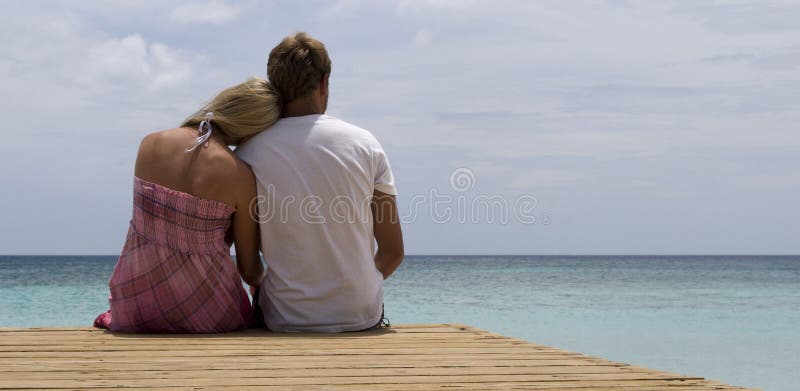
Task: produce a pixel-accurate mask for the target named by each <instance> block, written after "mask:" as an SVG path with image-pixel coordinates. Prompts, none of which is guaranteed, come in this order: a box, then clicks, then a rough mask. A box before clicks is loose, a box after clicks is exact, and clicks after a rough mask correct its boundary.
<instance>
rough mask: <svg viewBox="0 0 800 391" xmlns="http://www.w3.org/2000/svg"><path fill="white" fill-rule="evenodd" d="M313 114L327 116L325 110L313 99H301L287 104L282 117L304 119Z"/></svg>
mask: <svg viewBox="0 0 800 391" xmlns="http://www.w3.org/2000/svg"><path fill="white" fill-rule="evenodd" d="M313 114H325V108H324V107H320V105H319V104H317V102H314V100H313V99H303V98H300V99H295V100H293V101H291V102H289V103H287V104H286V106H285V107H284V108H283V115H282V117H283V118H286V117H302V116H304V115H313Z"/></svg>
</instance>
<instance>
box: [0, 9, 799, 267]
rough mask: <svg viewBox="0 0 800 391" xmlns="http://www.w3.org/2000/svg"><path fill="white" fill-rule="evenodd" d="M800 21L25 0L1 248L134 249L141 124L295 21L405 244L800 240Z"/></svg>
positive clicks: (749, 249)
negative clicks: (480, 205)
mask: <svg viewBox="0 0 800 391" xmlns="http://www.w3.org/2000/svg"><path fill="white" fill-rule="evenodd" d="M798 20H800V3H797V2H774V1H725V2H710V1H692V2H668V1H664V2H635V1H574V2H562V1H542V2H538V1H537V2H528V1H509V2H505V1H491V2H489V1H484V2H480V1H448V0H427V1H424V0H420V1H381V2H373V1H308V2H290V1H286V2H281V1H275V2H250V1H244V2H224V1H211V2H186V1H160V2H136V1H110V2H103V3H102V4H101V3H95V2H66V1H64V2H59V1H47V2H45V1H30V2H18V3H15V5H14V7H5V9H4V12H3V14H2V15H0V38H2V41H3V42H4V49H3V51H2V53H0V86H2V91H3V94H2V96H0V115H2V119H3V123H4V126H3V128H2V130H0V131H1V132H2V134H3V136H4V137H3V139H4V142H2V143H0V167H2V168H0V182H1V183H2V184H3V191H2V192H0V203H1V204H2V205H3V219H2V220H0V253H5V254H114V253H116V252H118V251H119V249H120V248H121V246H122V242H123V240H124V237H125V233H126V230H127V223H128V219H129V217H130V213H131V183H132V173H133V163H134V159H135V154H136V148H137V145H138V142H139V140H140V139H141V137H142V136H144V135H145V134H147V133H149V132H152V131H156V130H161V129H166V128H170V127H174V126H176V125H177V124H179V123H180V122H181V120H182V119H183V118H185V117H186V116H187V115H188V114H190V113H191V112H192V111H194V110H196V109H197V108H198V107H200V106H201V105H202V104H203V102H204V101H206V100H207V99H208V98H210V97H211V96H212V95H213V94H214V93H216V92H217V91H219V90H220V89H222V88H224V87H226V86H229V85H232V84H234V83H238V82H240V81H242V80H244V79H245V78H247V77H248V76H251V75H260V76H264V75H265V73H266V70H265V64H266V57H267V54H268V52H269V50H270V49H271V48H272V47H273V46H274V45H275V44H276V43H277V42H278V41H279V40H280V39H281V38H282V37H283V36H285V35H287V34H289V33H291V32H293V31H301V30H302V31H308V32H309V33H311V34H312V35H314V36H316V37H318V38H319V39H320V40H322V41H323V42H325V44H326V45H327V47H328V50H329V51H330V54H331V57H332V60H333V72H332V76H331V88H332V91H331V94H332V95H331V101H330V104H329V110H328V113H329V114H331V115H333V116H336V117H340V118H343V119H345V120H348V121H350V122H353V123H355V124H357V125H360V126H362V127H365V128H367V129H370V130H371V131H372V132H373V133H374V134H375V135H376V136H377V137H378V139H379V140H380V141H381V142H382V144H383V146H384V148H385V149H386V150H387V152H388V154H389V157H390V159H391V162H392V164H393V168H394V171H395V174H396V176H397V182H398V187H399V191H400V197H399V203H400V207H401V212H405V214H406V215H409V214H410V212H409V211H410V210H411V209H412V206H411V205H412V204H413V202H414V200H415V199H419V198H420V197H422V198H423V199H424V200H423V201H424V202H423V203H422V205H421V209H420V212H419V214H418V215H417V216H416V218H415V219H413V221H407V222H406V224H405V236H406V241H407V243H406V247H407V252H409V253H415V254H454V253H455V254H486V253H489V254H492V253H494V254H497V253H502V254H514V253H522V254H596V253H604V254H608V253H612V254H623V253H649V254H676V253H692V254H694V253H701V254H706V253H725V254H737V253H744V254H748V253H775V254H781V253H783V254H786V253H794V254H796V253H800V241H799V240H797V236H798V233H800V205H798V200H800V170H799V169H798V167H800V130H798V129H800V125H798V124H800V44H799V43H800V23H797V21H798ZM459 168H466V169H468V170H469V171H468V172H469V173H470V175H472V176H473V177H472V179H474V181H473V183H472V186H471V187H470V189H469V190H468V191H466V192H457V191H455V190H454V189H453V188H452V186H451V185H450V177H451V173H453V172H454V170H456V169H459ZM431 191H435V192H437V194H444V195H448V194H449V195H450V196H451V197H454V199H457V198H458V197H464V198H465V199H467V202H469V201H470V200H474V199H476V198H477V197H480V196H498V197H501V198H503V199H505V200H508V201H509V203H512V202H513V201H514V200H517V199H519V198H520V197H533V198H535V200H536V204H535V208H534V209H533V215H534V216H535V217H536V221H535V223H533V224H525V223H522V222H520V221H514V220H513V219H512V221H510V222H508V223H507V224H502V223H499V222H496V221H495V222H489V221H488V219H484V218H478V220H479V221H478V222H477V223H472V222H471V221H470V220H471V219H470V217H471V216H470V217H468V218H467V219H466V220H467V221H466V222H463V223H462V222H459V221H457V219H451V221H450V222H447V223H440V222H437V221H435V220H436V219H434V218H432V217H431V215H430V213H428V211H429V209H430V208H432V201H431V198H430V196H429V195H430V194H431ZM415 197H416V198H415ZM425 197H427V198H425ZM414 205H417V204H414ZM417 206H419V205H417ZM512 212H513V211H512Z"/></svg>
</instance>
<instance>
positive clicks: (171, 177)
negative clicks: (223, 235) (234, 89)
mask: <svg viewBox="0 0 800 391" xmlns="http://www.w3.org/2000/svg"><path fill="white" fill-rule="evenodd" d="M197 134H198V133H197V130H196V129H190V128H176V129H169V130H164V131H160V132H155V133H151V134H149V135H147V136H146V137H145V138H144V139H143V140H142V143H141V145H140V147H139V154H138V156H137V158H136V169H135V175H136V176H137V177H139V178H141V179H143V180H145V181H148V182H153V183H157V184H159V185H162V186H166V187H169V188H171V189H174V190H177V191H181V192H184V193H188V194H191V195H194V196H197V197H200V198H206V199H212V200H218V201H222V202H225V203H227V204H229V205H231V206H234V207H236V204H237V194H241V191H242V190H243V189H242V187H243V186H244V185H246V180H253V179H252V173H251V172H250V169H249V167H247V165H246V164H245V163H244V162H242V161H241V160H239V158H237V157H236V155H234V154H233V152H232V151H231V150H230V149H229V148H228V146H226V145H225V144H224V143H222V142H221V140H219V139H218V138H216V137H213V136H212V137H211V138H210V139H209V140H208V141H207V142H206V143H204V144H202V145H200V146H198V147H197V148H196V149H195V150H193V151H191V152H186V149H187V148H189V147H191V146H192V145H194V143H195V139H196V137H197Z"/></svg>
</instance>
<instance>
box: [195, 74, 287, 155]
mask: <svg viewBox="0 0 800 391" xmlns="http://www.w3.org/2000/svg"><path fill="white" fill-rule="evenodd" d="M208 112H212V113H214V117H213V119H211V127H212V128H213V129H214V131H218V132H219V133H220V134H221V135H222V137H223V139H224V140H225V142H226V143H227V144H228V145H239V144H240V143H241V142H242V141H243V140H244V139H246V138H247V137H250V136H252V135H255V134H257V133H259V132H261V131H262V130H264V129H266V128H268V127H270V126H272V124H274V123H275V121H277V120H278V119H279V118H280V116H281V98H280V95H279V94H278V92H277V91H275V89H274V88H272V85H270V83H269V82H268V81H266V80H264V79H262V78H260V77H251V78H249V79H247V80H246V81H245V82H244V83H240V84H237V85H235V86H233V87H228V88H226V89H224V90H222V92H220V93H219V94H217V95H216V96H215V97H213V98H212V99H211V101H210V102H209V103H208V104H207V105H206V106H205V107H204V108H202V109H200V110H199V111H197V112H196V113H194V114H192V115H191V116H190V117H189V118H187V119H186V120H185V121H183V123H182V124H181V127H191V128H196V127H198V126H199V125H200V122H202V121H203V120H205V116H206V113H208Z"/></svg>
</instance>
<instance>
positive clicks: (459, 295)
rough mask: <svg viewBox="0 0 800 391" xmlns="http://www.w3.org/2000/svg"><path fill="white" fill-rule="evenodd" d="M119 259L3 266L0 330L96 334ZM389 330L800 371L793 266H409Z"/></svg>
mask: <svg viewBox="0 0 800 391" xmlns="http://www.w3.org/2000/svg"><path fill="white" fill-rule="evenodd" d="M116 259H117V256H115V255H108V256H79V255H71V256H52V255H39V256H37V255H22V256H15V255H8V256H0V327H44V326H91V324H92V320H93V319H94V317H95V316H96V315H97V314H99V313H100V312H102V311H104V310H105V309H107V307H108V302H107V298H108V286H107V282H108V279H109V277H110V276H111V272H112V270H113V267H114V265H115V263H116ZM385 303H386V315H387V317H388V318H389V319H390V320H391V322H392V323H395V324H401V323H464V324H469V325H471V326H475V327H479V328H483V329H487V330H491V331H493V332H497V333H501V334H505V335H509V336H512V337H517V338H521V339H525V340H527V341H530V342H534V343H538V344H543V345H548V346H553V347H557V348H560V349H566V350H570V351H575V352H580V353H584V354H588V355H593V356H599V357H604V358H608V359H611V360H615V361H620V362H626V363H631V364H634V365H640V366H646V367H652V368H659V369H661V370H666V371H670V372H676V373H681V374H686V375H694V376H702V377H706V378H709V379H713V380H719V381H723V382H726V383H729V384H735V385H741V386H748V387H756V388H761V389H764V390H785V391H789V390H793V389H794V388H793V385H794V384H797V382H798V380H800V379H799V378H798V376H797V375H796V371H795V369H796V368H797V367H798V366H800V353H798V352H800V333H799V332H798V331H797V325H798V324H800V305H798V303H800V255H411V256H407V259H406V261H405V262H404V263H403V265H402V266H401V267H400V269H399V270H398V271H397V273H396V274H395V275H393V276H392V277H391V278H389V279H388V280H387V281H386V282H385Z"/></svg>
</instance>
